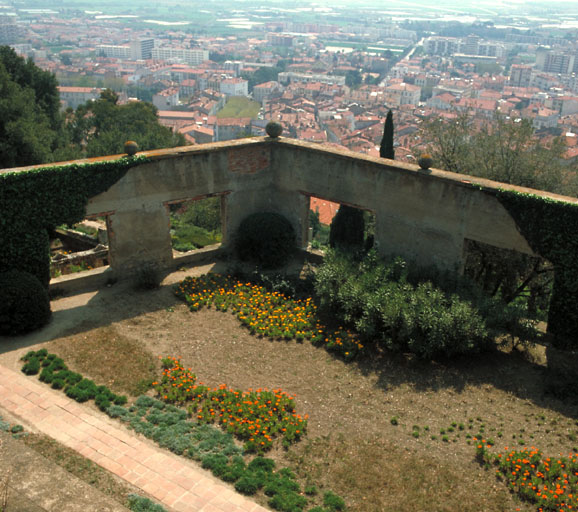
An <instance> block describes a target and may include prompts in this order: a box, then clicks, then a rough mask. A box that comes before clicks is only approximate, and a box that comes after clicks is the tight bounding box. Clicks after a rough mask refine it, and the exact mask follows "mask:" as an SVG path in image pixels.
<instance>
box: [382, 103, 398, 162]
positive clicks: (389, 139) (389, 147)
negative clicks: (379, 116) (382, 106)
mask: <svg viewBox="0 0 578 512" xmlns="http://www.w3.org/2000/svg"><path fill="white" fill-rule="evenodd" d="M379 156H380V157H381V158H391V159H392V160H393V159H394V158H395V151H394V149H393V114H392V113H391V110H390V111H389V112H388V113H387V117H386V118H385V126H384V128H383V138H382V139H381V146H380V148H379Z"/></svg>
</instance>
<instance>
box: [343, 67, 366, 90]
mask: <svg viewBox="0 0 578 512" xmlns="http://www.w3.org/2000/svg"><path fill="white" fill-rule="evenodd" d="M362 82H363V77H362V76H361V73H360V72H359V70H358V69H356V70H354V71H348V72H347V73H346V74H345V85H347V87H352V88H354V89H355V88H356V87H358V86H359V85H361V83H362Z"/></svg>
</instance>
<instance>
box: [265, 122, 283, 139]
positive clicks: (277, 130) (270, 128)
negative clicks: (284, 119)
mask: <svg viewBox="0 0 578 512" xmlns="http://www.w3.org/2000/svg"><path fill="white" fill-rule="evenodd" d="M265 131H266V132H267V135H269V137H271V138H272V139H276V138H277V137H279V135H281V134H282V133H283V127H282V126H281V125H280V124H279V123H276V122H275V121H269V122H268V123H267V126H265Z"/></svg>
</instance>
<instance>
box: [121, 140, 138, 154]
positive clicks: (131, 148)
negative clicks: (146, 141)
mask: <svg viewBox="0 0 578 512" xmlns="http://www.w3.org/2000/svg"><path fill="white" fill-rule="evenodd" d="M124 152H125V153H126V154H127V155H128V156H134V155H136V154H137V152H138V144H137V143H136V142H135V141H134V140H127V141H126V142H125V143H124Z"/></svg>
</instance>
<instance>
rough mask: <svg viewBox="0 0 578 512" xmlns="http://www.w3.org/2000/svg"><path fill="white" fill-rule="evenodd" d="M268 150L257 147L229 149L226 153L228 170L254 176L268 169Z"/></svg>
mask: <svg viewBox="0 0 578 512" xmlns="http://www.w3.org/2000/svg"><path fill="white" fill-rule="evenodd" d="M269 155H270V150H267V148H263V147H259V146H251V147H247V148H238V149H230V150H229V151H228V152H227V158H228V161H229V170H230V171H231V172H238V173H242V174H255V173H257V172H259V171H264V170H265V169H267V168H268V167H269V163H270V162H269Z"/></svg>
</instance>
